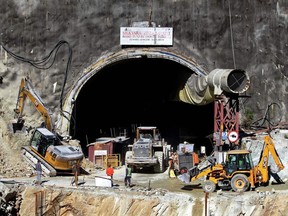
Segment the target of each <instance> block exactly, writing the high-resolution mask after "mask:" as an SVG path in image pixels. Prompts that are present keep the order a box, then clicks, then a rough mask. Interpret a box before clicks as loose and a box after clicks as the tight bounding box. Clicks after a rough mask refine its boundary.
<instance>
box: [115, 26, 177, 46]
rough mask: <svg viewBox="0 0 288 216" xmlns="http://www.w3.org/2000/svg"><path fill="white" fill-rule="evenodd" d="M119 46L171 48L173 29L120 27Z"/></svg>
mask: <svg viewBox="0 0 288 216" xmlns="http://www.w3.org/2000/svg"><path fill="white" fill-rule="evenodd" d="M120 45H121V46H123V45H141V46H143V45H146V46H147V45H150V46H172V45H173V28H166V27H121V28H120Z"/></svg>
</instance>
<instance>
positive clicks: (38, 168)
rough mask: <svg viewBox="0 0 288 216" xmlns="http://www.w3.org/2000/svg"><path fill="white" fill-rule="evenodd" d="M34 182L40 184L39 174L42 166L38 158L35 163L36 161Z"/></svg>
mask: <svg viewBox="0 0 288 216" xmlns="http://www.w3.org/2000/svg"><path fill="white" fill-rule="evenodd" d="M35 168H36V174H37V176H36V184H37V185H41V175H42V167H41V163H40V161H39V160H38V161H37V163H36V167H35Z"/></svg>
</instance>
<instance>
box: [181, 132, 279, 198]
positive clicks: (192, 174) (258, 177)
mask: <svg viewBox="0 0 288 216" xmlns="http://www.w3.org/2000/svg"><path fill="white" fill-rule="evenodd" d="M269 153H270V154H271V156H272V157H273V159H274V161H275V163H276V165H277V167H278V172H279V171H281V170H283V169H284V166H283V164H282V162H281V160H280V158H279V156H278V153H277V151H276V149H275V146H274V143H273V141H272V139H271V137H270V136H269V135H267V136H265V138H264V146H263V149H262V152H261V155H260V158H259V162H258V164H257V165H256V166H253V161H252V157H251V151H249V150H230V151H228V152H227V154H226V160H225V163H223V164H215V160H213V159H210V160H209V163H208V166H206V167H205V166H204V168H199V166H198V167H193V168H191V169H189V170H188V172H187V173H185V174H183V175H182V176H179V177H178V178H179V179H180V180H182V181H184V182H186V183H187V179H189V182H193V181H194V180H196V179H200V178H204V182H203V190H204V191H205V192H208V193H209V192H213V191H215V190H216V189H231V188H232V190H233V191H238V192H244V191H247V190H248V189H255V187H256V186H259V185H267V184H268V183H269V177H270V175H269V174H270V170H269V166H268V160H269V155H270V154H269ZM276 173H277V172H276ZM276 173H273V177H274V178H275V180H276V181H277V182H278V183H283V181H282V180H281V179H280V178H279V176H278V175H277V174H276Z"/></svg>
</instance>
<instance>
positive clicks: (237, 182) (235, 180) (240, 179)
mask: <svg viewBox="0 0 288 216" xmlns="http://www.w3.org/2000/svg"><path fill="white" fill-rule="evenodd" d="M249 186H250V183H249V181H248V177H247V176H246V175H244V174H236V175H235V176H233V177H232V179H231V188H232V190H233V191H235V192H244V191H247V190H248V188H249Z"/></svg>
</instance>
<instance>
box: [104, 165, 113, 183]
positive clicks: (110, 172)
mask: <svg viewBox="0 0 288 216" xmlns="http://www.w3.org/2000/svg"><path fill="white" fill-rule="evenodd" d="M113 174H114V169H113V167H112V166H111V164H108V167H107V169H106V175H107V176H110V177H111V184H112V186H113Z"/></svg>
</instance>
